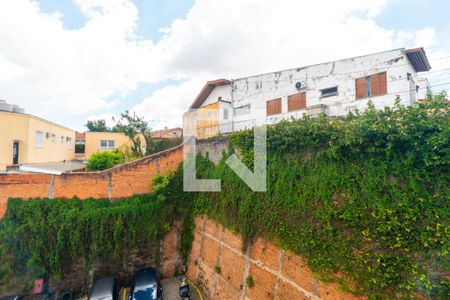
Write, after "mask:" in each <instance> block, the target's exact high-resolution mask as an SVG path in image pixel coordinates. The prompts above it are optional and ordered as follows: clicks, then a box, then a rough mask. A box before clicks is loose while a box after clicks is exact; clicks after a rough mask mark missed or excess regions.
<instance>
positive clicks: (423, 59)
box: [405, 48, 431, 72]
mask: <svg viewBox="0 0 450 300" xmlns="http://www.w3.org/2000/svg"><path fill="white" fill-rule="evenodd" d="M405 53H406V56H407V57H408V59H409V60H410V61H411V63H412V65H413V67H414V70H416V72H428V71H430V69H431V66H430V62H429V61H428V58H427V54H426V53H425V50H424V49H423V48H414V49H407V50H405Z"/></svg>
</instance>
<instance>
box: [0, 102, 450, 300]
mask: <svg viewBox="0 0 450 300" xmlns="http://www.w3.org/2000/svg"><path fill="white" fill-rule="evenodd" d="M449 106H450V104H449V103H448V102H445V101H430V102H425V103H419V104H417V105H413V106H410V107H402V106H400V105H397V106H396V107H394V108H386V109H384V110H381V111H380V110H375V109H374V108H373V105H371V106H370V107H369V109H368V110H367V111H366V112H363V113H358V112H357V113H353V114H350V115H349V116H348V117H346V118H334V119H328V118H325V117H319V118H314V119H313V118H308V117H305V118H303V119H301V120H289V121H283V122H281V123H279V124H276V125H274V126H269V127H268V134H267V137H268V140H267V147H268V162H267V167H268V175H267V183H268V184H267V191H266V192H264V193H263V192H252V191H251V190H250V189H249V188H248V187H247V185H246V184H245V183H244V182H243V181H242V180H241V179H240V178H238V177H237V176H236V175H235V173H234V172H233V171H232V170H231V169H230V168H229V167H228V166H227V165H226V164H225V162H224V160H223V161H222V162H220V163H219V164H217V165H214V164H213V163H212V162H211V161H209V159H208V158H207V157H201V156H198V157H197V161H198V163H197V173H198V175H197V176H198V177H199V178H220V179H221V180H222V192H220V193H207V192H202V193H187V192H183V172H182V170H181V167H180V169H179V170H178V171H177V172H175V173H173V174H172V173H171V174H165V175H162V176H158V177H156V178H155V179H154V180H153V182H152V185H153V187H154V191H153V192H152V193H151V194H149V195H146V196H139V197H132V198H130V199H124V200H121V201H118V202H115V203H111V202H110V201H108V200H84V201H80V200H78V199H71V200H57V199H55V200H51V199H34V200H30V201H22V200H19V199H11V200H9V203H8V210H7V214H6V216H5V218H4V219H3V220H2V221H0V281H2V282H7V280H8V278H11V276H10V274H13V273H14V274H16V275H17V274H19V275H20V274H25V273H26V272H33V273H34V274H44V275H57V276H62V277H63V276H64V275H65V274H64V272H65V269H64V266H65V265H67V264H69V263H70V262H72V261H74V260H75V259H79V258H84V259H85V260H86V261H87V262H91V261H93V260H95V258H97V257H101V256H102V255H106V254H107V255H111V253H112V254H113V255H118V256H120V255H123V253H121V249H124V248H127V249H130V248H133V247H134V246H135V245H136V244H138V243H140V242H145V241H155V242H159V241H160V239H161V238H162V236H163V235H164V234H165V232H166V231H167V229H168V228H170V226H171V224H172V222H173V221H174V220H176V219H177V220H181V222H182V223H183V232H182V236H181V241H180V250H181V253H182V257H183V258H184V259H185V260H186V259H187V257H188V254H189V251H190V246H191V243H192V240H193V227H194V224H193V219H192V218H193V215H195V214H205V215H207V216H209V217H210V218H213V219H215V220H216V221H218V222H220V223H222V224H224V225H225V226H228V227H230V228H233V230H236V231H238V232H239V233H240V234H241V235H242V236H243V237H244V239H245V241H246V242H251V241H252V240H253V239H254V238H256V237H257V236H264V237H266V238H269V239H273V240H275V241H277V243H278V244H279V246H280V247H283V248H285V249H288V250H291V251H293V252H294V253H297V254H298V255H301V256H302V257H304V258H305V259H306V260H307V261H308V264H309V266H310V267H311V268H312V270H313V271H314V272H315V273H316V274H317V275H318V276H319V277H320V278H321V279H322V280H334V281H337V282H339V283H340V284H341V285H342V287H343V288H344V289H346V290H349V291H352V292H354V293H357V294H364V295H368V296H369V297H370V298H373V299H380V298H382V299H393V298H413V297H414V296H415V295H420V294H421V295H425V296H428V297H431V298H436V299H447V298H448V295H449V292H450V285H449V283H448V280H447V279H446V278H448V277H446V275H445V274H448V272H449V260H448V254H449V252H448V251H449V246H450V243H449V215H450V207H449V206H450V204H449V203H450V202H449V200H450V180H449V179H450V178H449V176H450V175H449V174H450V110H449V108H450V107H449ZM230 144H231V147H230V149H229V152H233V151H234V149H237V150H239V151H238V152H239V155H241V157H242V158H243V160H244V162H245V163H246V164H247V165H248V166H249V167H252V162H253V132H252V131H251V130H246V131H241V132H235V133H233V134H231V136H230ZM336 274H339V276H337V275H336ZM247 281H251V282H253V279H251V278H248V279H247ZM249 285H250V284H249Z"/></svg>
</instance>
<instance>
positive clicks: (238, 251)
mask: <svg viewBox="0 0 450 300" xmlns="http://www.w3.org/2000/svg"><path fill="white" fill-rule="evenodd" d="M195 224H196V228H195V233H194V241H193V244H192V251H191V255H190V258H189V264H188V272H187V274H188V277H189V278H190V279H191V280H192V281H194V282H197V283H198V284H199V285H200V286H201V287H202V289H203V291H204V292H205V294H206V295H207V296H208V298H209V299H214V300H221V299H223V300H233V299H242V300H244V299H249V300H264V299H278V300H282V299H286V300H293V299H334V300H336V299H349V300H352V299H353V300H354V299H364V298H358V297H355V296H353V295H352V294H349V293H345V292H340V291H339V289H338V286H337V284H333V283H323V282H320V281H318V280H317V279H316V278H315V277H314V275H313V273H312V272H311V271H310V269H309V268H308V266H307V265H306V264H305V262H304V260H303V259H302V258H301V257H299V256H297V255H295V254H293V253H291V252H289V251H285V250H282V249H280V248H278V247H276V246H275V245H274V244H272V243H271V242H269V241H267V240H264V239H262V238H259V239H257V240H256V241H255V243H254V244H253V245H251V246H250V247H248V248H247V251H246V252H245V253H243V252H242V239H241V237H240V236H239V235H237V234H234V233H232V232H231V231H230V230H228V229H226V228H224V227H223V226H221V225H218V224H217V223H215V222H214V221H211V220H210V219H208V218H206V217H196V219H195ZM216 267H220V272H219V273H218V272H217V269H218V268H216ZM249 276H251V277H252V278H253V281H254V286H253V287H251V288H250V287H248V285H247V283H246V278H248V277H249Z"/></svg>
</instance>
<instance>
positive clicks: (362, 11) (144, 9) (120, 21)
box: [0, 0, 450, 131]
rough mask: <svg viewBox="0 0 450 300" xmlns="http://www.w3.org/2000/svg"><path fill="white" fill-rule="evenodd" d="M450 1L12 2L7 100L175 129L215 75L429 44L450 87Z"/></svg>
mask: <svg viewBox="0 0 450 300" xmlns="http://www.w3.org/2000/svg"><path fill="white" fill-rule="evenodd" d="M449 19H450V1H448V0H408V1H406V0H372V1H365V0H346V1H335V0H315V1H300V0H227V1H219V0H196V1H195V0H58V1H55V0H4V1H0V99H3V100H6V101H8V102H10V103H12V104H18V105H20V106H22V107H23V108H25V110H26V112H27V113H31V114H34V115H37V116H39V117H42V118H45V119H48V120H50V121H53V122H56V123H59V124H62V125H65V126H68V127H70V128H73V129H75V130H79V131H84V130H85V129H86V128H85V127H84V124H85V123H86V121H87V120H89V119H106V121H107V122H108V123H109V124H110V125H112V124H113V122H112V117H117V116H118V115H120V113H121V112H123V111H125V110H130V111H134V112H136V113H137V114H139V115H141V116H144V117H145V118H146V119H147V120H148V121H149V123H150V125H151V126H152V127H153V128H154V129H159V128H163V127H165V126H168V127H175V126H180V125H181V123H182V114H183V112H184V111H185V110H186V109H187V107H188V106H189V105H190V103H191V102H192V101H193V99H194V98H195V97H196V95H197V94H198V93H199V91H200V90H201V89H202V87H203V85H204V84H205V82H206V81H208V80H212V79H217V78H227V79H232V78H239V77H243V76H250V75H255V74H259V73H265V72H272V71H277V70H283V69H287V68H295V67H300V66H305V65H309V64H313V63H320V62H326V61H332V60H337V59H343V58H349V57H353V56H358V55H364V54H370V53H375V52H380V51H386V50H390V49H395V48H401V47H406V48H410V47H425V50H426V52H427V55H428V57H429V59H430V62H431V65H432V68H433V69H432V71H431V72H430V74H428V75H426V73H423V76H428V78H429V79H430V82H431V85H432V86H435V88H434V89H435V91H439V90H442V89H447V90H448V89H450V84H447V83H448V82H450V70H445V69H446V68H450V58H449V57H446V56H450V39H449V38H448V37H449V36H450V22H449V21H448V20H449Z"/></svg>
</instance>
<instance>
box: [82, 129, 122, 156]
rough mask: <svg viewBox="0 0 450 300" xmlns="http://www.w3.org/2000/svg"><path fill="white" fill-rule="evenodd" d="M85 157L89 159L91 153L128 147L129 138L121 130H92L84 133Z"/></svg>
mask: <svg viewBox="0 0 450 300" xmlns="http://www.w3.org/2000/svg"><path fill="white" fill-rule="evenodd" d="M84 140H85V145H84V147H85V148H84V149H85V153H84V155H85V159H89V158H90V157H91V155H92V154H94V153H96V152H99V151H105V150H109V151H112V150H115V149H119V148H125V147H130V139H129V138H128V137H127V136H126V135H125V134H123V133H121V132H93V131H87V132H85V133H84Z"/></svg>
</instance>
